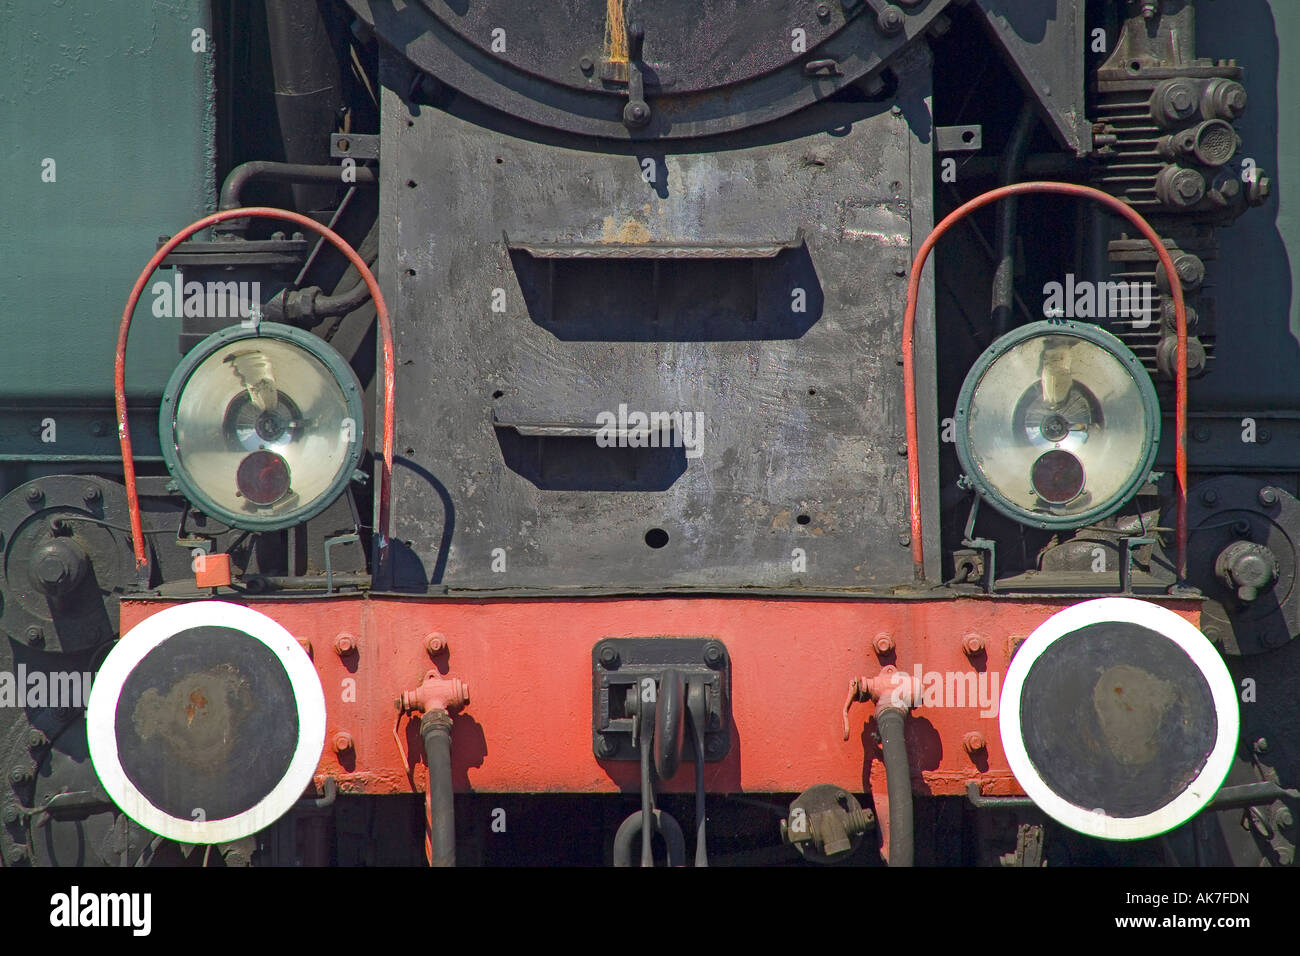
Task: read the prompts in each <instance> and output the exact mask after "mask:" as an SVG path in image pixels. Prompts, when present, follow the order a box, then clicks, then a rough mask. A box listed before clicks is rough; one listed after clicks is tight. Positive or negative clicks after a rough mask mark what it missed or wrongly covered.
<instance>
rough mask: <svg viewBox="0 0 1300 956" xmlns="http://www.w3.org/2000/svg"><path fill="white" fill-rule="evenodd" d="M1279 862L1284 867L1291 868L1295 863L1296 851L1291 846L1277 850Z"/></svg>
mask: <svg viewBox="0 0 1300 956" xmlns="http://www.w3.org/2000/svg"><path fill="white" fill-rule="evenodd" d="M1277 862H1278V863H1280V864H1281V865H1282V866H1290V865H1291V864H1292V863H1294V862H1295V850H1294V849H1292V848H1291V847H1289V846H1280V847H1278V848H1277Z"/></svg>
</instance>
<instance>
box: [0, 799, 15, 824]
mask: <svg viewBox="0 0 1300 956" xmlns="http://www.w3.org/2000/svg"><path fill="white" fill-rule="evenodd" d="M0 816H2V817H3V818H4V822H5V823H17V822H18V817H19V813H18V808H17V807H16V806H14V805H13V804H12V803H6V804H5V808H4V811H3V812H2V813H0Z"/></svg>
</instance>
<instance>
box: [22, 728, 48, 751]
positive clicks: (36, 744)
mask: <svg viewBox="0 0 1300 956" xmlns="http://www.w3.org/2000/svg"><path fill="white" fill-rule="evenodd" d="M49 742H50V738H49V737H46V736H45V734H44V733H43V732H42V731H40V730H36V729H32V730H30V731H28V733H27V749H28V750H40V749H41V748H42V747H44V746H45V745H46V744H48V743H49Z"/></svg>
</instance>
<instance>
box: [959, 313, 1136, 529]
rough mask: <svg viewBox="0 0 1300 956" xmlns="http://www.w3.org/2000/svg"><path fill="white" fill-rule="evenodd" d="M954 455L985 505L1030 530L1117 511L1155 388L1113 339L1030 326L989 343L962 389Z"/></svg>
mask: <svg viewBox="0 0 1300 956" xmlns="http://www.w3.org/2000/svg"><path fill="white" fill-rule="evenodd" d="M956 425H957V456H958V458H960V460H961V464H962V468H963V469H964V470H965V473H966V475H967V477H968V478H969V479H970V480H971V481H972V482H973V483H974V485H975V488H976V490H977V491H978V492H979V494H980V495H981V496H982V497H983V498H984V499H985V500H986V501H988V502H989V504H991V505H992V506H993V507H994V508H996V509H997V510H998V511H1000V512H1002V513H1003V514H1005V515H1007V516H1008V517H1011V518H1014V519H1015V520H1016V521H1019V522H1021V523H1022V524H1026V525H1030V526H1032V527H1036V528H1075V527H1079V526H1081V525H1085V524H1089V523H1091V522H1093V521H1096V520H1098V519H1100V518H1104V517H1106V516H1107V515H1109V514H1112V513H1113V512H1115V511H1116V510H1118V509H1119V508H1120V507H1121V506H1122V505H1123V504H1124V503H1125V502H1127V501H1128V500H1129V499H1130V498H1132V496H1133V494H1134V493H1135V492H1136V491H1137V489H1138V488H1139V487H1140V486H1141V484H1142V482H1143V481H1145V480H1146V478H1147V476H1148V474H1149V472H1150V470H1151V465H1152V463H1153V462H1154V461H1155V456H1156V440H1157V435H1158V429H1159V426H1160V413H1159V404H1158V402H1157V400H1156V392H1155V387H1154V386H1153V385H1152V384H1151V379H1150V376H1149V375H1148V374H1147V372H1146V370H1145V369H1143V367H1142V365H1141V363H1140V362H1139V361H1138V360H1137V358H1136V357H1135V356H1134V355H1133V353H1132V352H1130V351H1129V350H1128V349H1127V348H1126V347H1125V346H1124V344H1123V343H1122V342H1120V341H1119V339H1117V338H1115V337H1114V336H1113V335H1111V334H1110V333H1108V332H1105V331H1103V330H1102V329H1099V328H1097V327H1096V326H1093V325H1087V324H1084V323H1080V322H1036V323H1033V324H1030V325H1026V326H1023V327H1021V328H1019V329H1016V330H1015V331H1013V332H1010V333H1009V334H1007V335H1005V336H1003V337H1002V338H1000V339H998V341H996V342H994V343H993V345H992V346H991V347H990V348H989V350H988V351H987V352H985V353H984V355H983V356H981V357H980V359H979V361H978V362H976V363H975V367H974V368H972V369H971V371H970V374H969V375H968V376H967V377H966V382H965V384H964V385H963V386H962V390H961V397H960V399H959V401H958V403H957V414H956Z"/></svg>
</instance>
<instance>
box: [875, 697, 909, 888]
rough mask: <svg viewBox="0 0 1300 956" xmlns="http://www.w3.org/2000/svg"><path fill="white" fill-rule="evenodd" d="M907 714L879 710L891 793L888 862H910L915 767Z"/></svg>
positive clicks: (902, 864) (894, 710) (896, 709)
mask: <svg viewBox="0 0 1300 956" xmlns="http://www.w3.org/2000/svg"><path fill="white" fill-rule="evenodd" d="M906 716H907V715H906V714H905V713H904V712H903V711H901V710H899V709H898V708H895V707H886V708H884V709H883V710H877V711H876V729H877V730H878V731H879V732H880V749H881V751H882V752H883V753H884V755H885V786H886V790H887V791H888V794H889V865H890V866H911V865H912V859H913V834H912V768H911V765H910V764H909V762H908V759H907V744H906V742H905V741H904V739H903V722H904V719H905V718H906Z"/></svg>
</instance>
